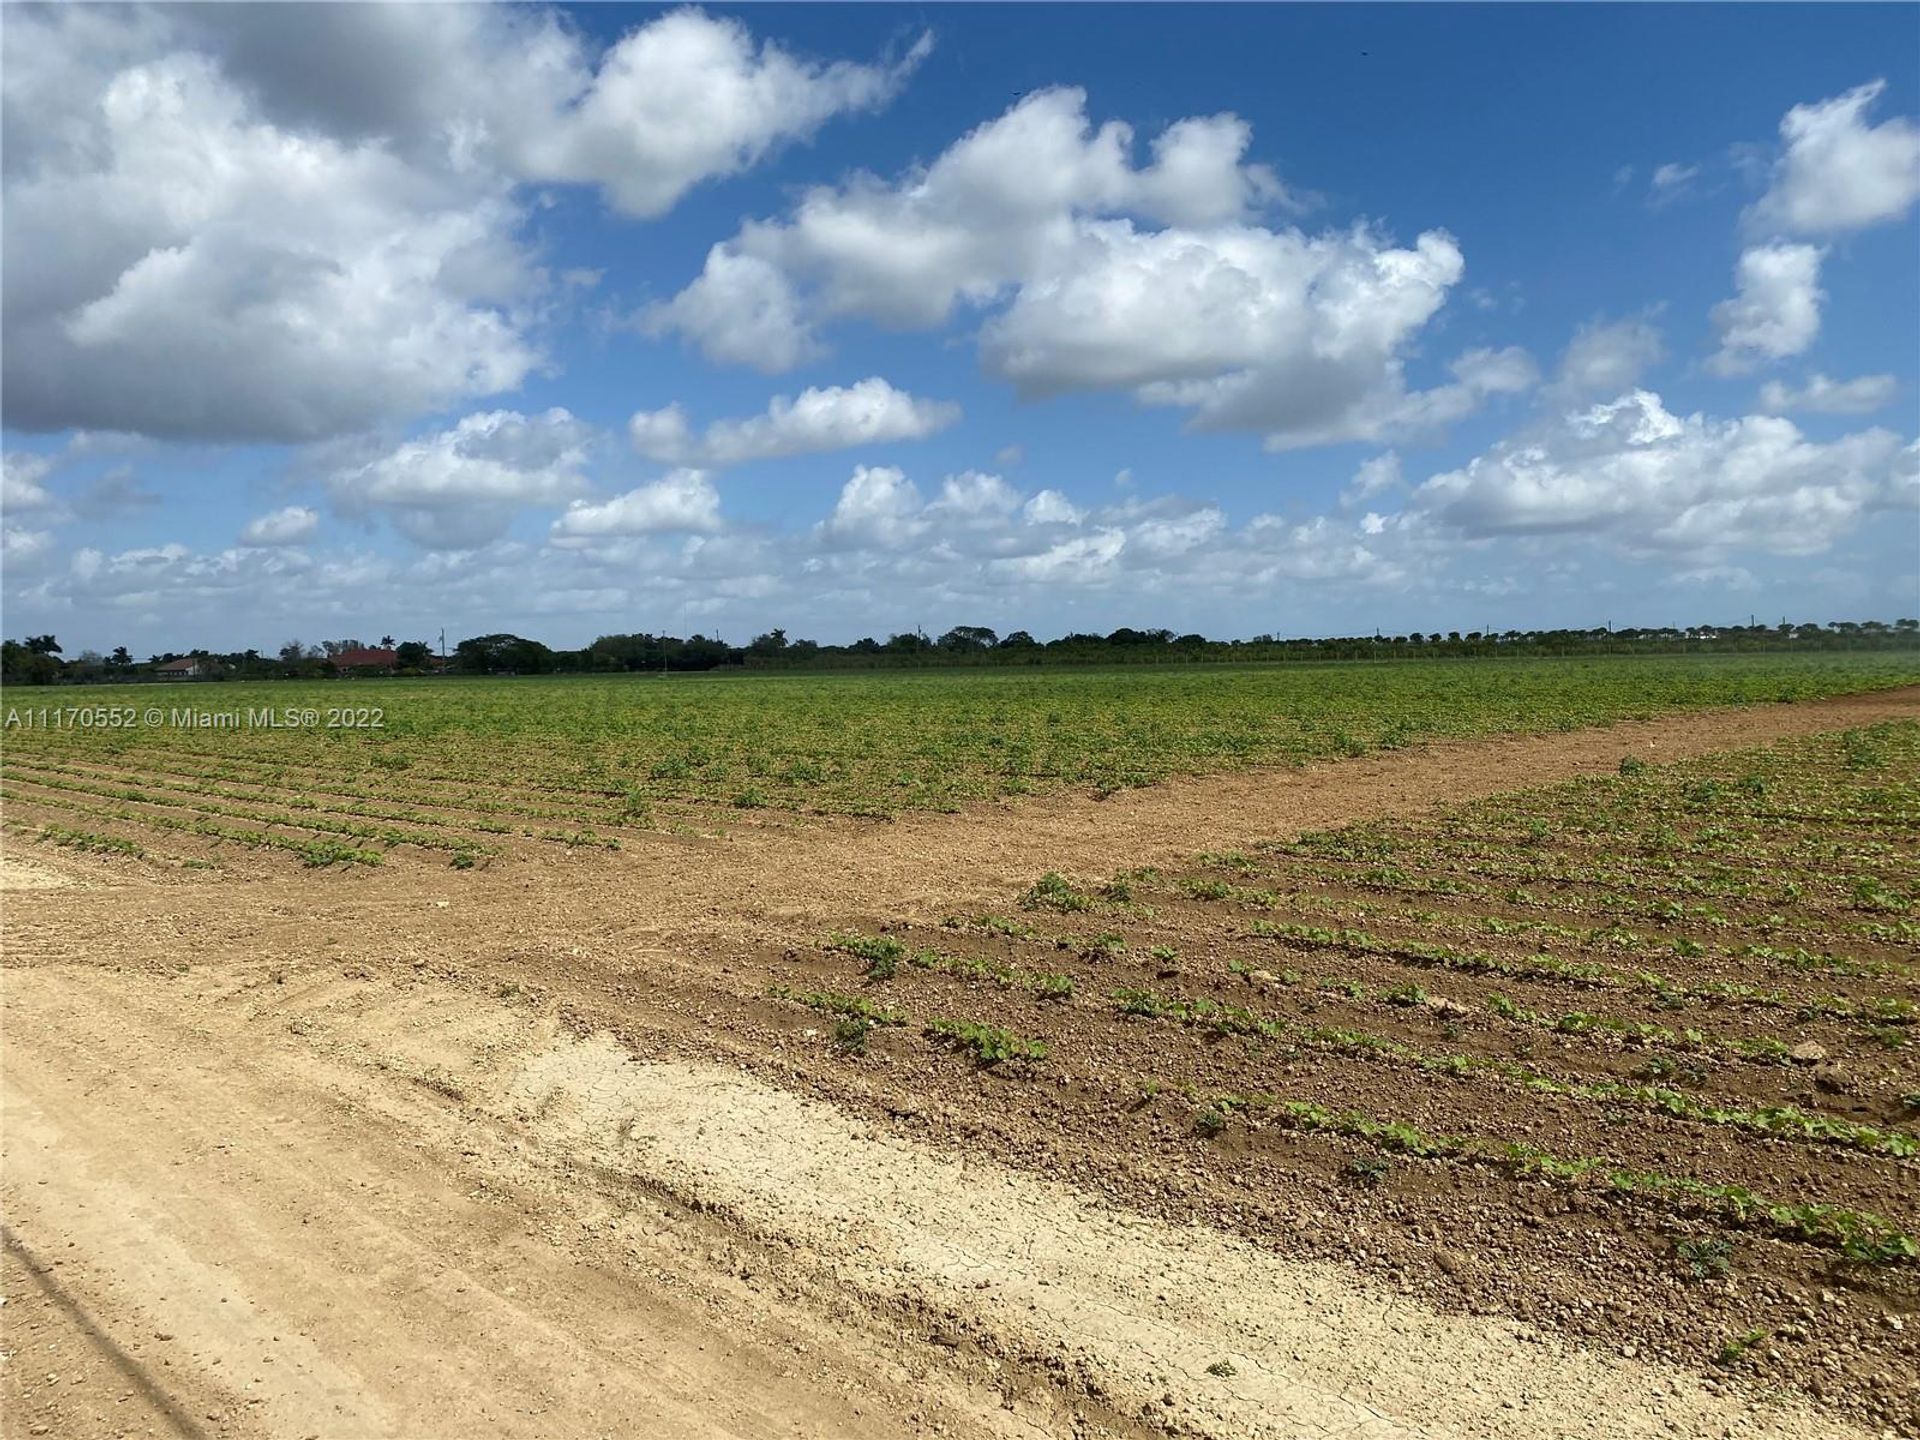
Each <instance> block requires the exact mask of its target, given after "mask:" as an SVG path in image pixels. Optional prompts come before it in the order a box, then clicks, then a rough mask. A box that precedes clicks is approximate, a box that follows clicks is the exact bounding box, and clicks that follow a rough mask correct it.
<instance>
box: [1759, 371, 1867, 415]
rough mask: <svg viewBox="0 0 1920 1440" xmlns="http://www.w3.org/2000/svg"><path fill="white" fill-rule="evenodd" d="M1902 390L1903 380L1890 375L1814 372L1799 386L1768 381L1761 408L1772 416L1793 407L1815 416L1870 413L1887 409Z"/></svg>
mask: <svg viewBox="0 0 1920 1440" xmlns="http://www.w3.org/2000/svg"><path fill="white" fill-rule="evenodd" d="M1899 393H1900V382H1899V381H1898V380H1896V379H1895V378H1894V377H1893V376H1891V375H1861V376H1858V377H1856V378H1855V379H1852V380H1830V379H1828V378H1827V377H1826V376H1825V375H1820V374H1814V375H1809V376H1808V377H1807V383H1806V384H1804V385H1800V386H1792V385H1787V384H1784V383H1782V382H1781V381H1778V380H1769V381H1767V383H1766V384H1764V385H1762V386H1761V387H1760V408H1761V409H1763V410H1765V411H1767V412H1768V413H1769V414H1772V415H1783V414H1785V413H1787V412H1788V411H1791V410H1806V411H1810V412H1812V413H1813V414H1816V415H1871V414H1872V413H1873V412H1874V411H1875V410H1882V409H1885V408H1886V407H1887V406H1888V405H1889V404H1891V403H1892V401H1893V397H1894V396H1895V395H1897V394H1899Z"/></svg>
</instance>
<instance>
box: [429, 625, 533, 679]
mask: <svg viewBox="0 0 1920 1440" xmlns="http://www.w3.org/2000/svg"><path fill="white" fill-rule="evenodd" d="M453 664H454V668H455V669H457V670H464V671H466V672H468V673H469V674H474V675H544V674H547V673H548V672H549V671H551V670H552V669H553V651H551V650H549V649H548V648H547V647H546V646H545V645H542V644H541V643H540V642H539V641H538V640H526V639H523V638H521V637H520V636H518V635H507V634H498V635H479V636H475V637H474V638H473V639H471V640H462V641H461V642H460V643H459V644H458V645H457V646H455V647H454V652H453Z"/></svg>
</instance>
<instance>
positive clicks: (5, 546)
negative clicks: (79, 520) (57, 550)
mask: <svg viewBox="0 0 1920 1440" xmlns="http://www.w3.org/2000/svg"><path fill="white" fill-rule="evenodd" d="M52 552H53V534H52V532H51V531H47V530H29V529H26V528H25V527H24V526H18V525H0V562H4V563H5V566H6V568H7V569H8V570H11V571H14V572H16V573H18V572H20V571H28V572H31V571H33V570H35V569H37V568H38V567H39V564H40V562H41V561H42V560H44V559H45V558H46V557H47V556H48V555H50V554H51V553H52Z"/></svg>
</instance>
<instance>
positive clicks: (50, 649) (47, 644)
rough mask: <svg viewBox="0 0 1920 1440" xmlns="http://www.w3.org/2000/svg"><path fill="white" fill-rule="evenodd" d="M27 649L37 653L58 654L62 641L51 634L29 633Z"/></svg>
mask: <svg viewBox="0 0 1920 1440" xmlns="http://www.w3.org/2000/svg"><path fill="white" fill-rule="evenodd" d="M27 649H29V650H31V651H32V652H33V653H34V654H35V655H58V654H59V653H60V642H59V641H58V640H56V639H54V638H53V636H51V635H29V636H28V637H27Z"/></svg>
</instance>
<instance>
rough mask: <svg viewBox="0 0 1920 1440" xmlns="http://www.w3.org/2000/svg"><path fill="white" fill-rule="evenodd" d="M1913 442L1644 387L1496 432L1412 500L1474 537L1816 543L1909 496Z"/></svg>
mask: <svg viewBox="0 0 1920 1440" xmlns="http://www.w3.org/2000/svg"><path fill="white" fill-rule="evenodd" d="M1911 454H1912V451H1911V447H1908V448H1907V449H1903V448H1902V446H1901V444H1900V440H1899V438H1898V437H1897V436H1895V435H1894V434H1893V433H1892V432H1890V431H1886V430H1867V431H1862V432H1860V433H1859V434H1855V435H1848V436H1844V437H1842V438H1841V439H1838V440H1835V441H1832V442H1831V443H1826V444H1822V443H1819V442H1815V441H1812V440H1809V439H1807V437H1806V436H1804V435H1803V434H1801V432H1800V431H1799V430H1798V429H1797V428H1796V427H1795V426H1794V425H1793V423H1792V422H1791V421H1788V420H1783V419H1779V418H1777V417H1774V416H1766V415H1749V416H1745V417H1742V418H1740V419H1735V420H1713V419H1709V418H1708V417H1706V416H1703V415H1697V414H1696V415H1690V416H1685V417H1681V416H1676V415H1673V414H1671V413H1669V412H1668V411H1667V409H1666V408H1665V406H1664V405H1662V403H1661V401H1660V397H1659V396H1658V395H1655V394H1653V393H1651V392H1649V391H1645V390H1639V391H1634V392H1632V393H1631V394H1628V395H1625V396H1622V397H1621V398H1620V399H1618V400H1614V401H1611V402H1609V403H1606V404H1602V405H1596V406H1593V407H1592V408H1591V409H1588V410H1585V411H1581V412H1577V413H1574V414H1571V415H1566V416H1563V417H1560V418H1557V419H1555V420H1553V421H1551V422H1548V423H1546V424H1543V425H1542V426H1540V427H1538V428H1536V429H1535V430H1533V431H1531V432H1528V433H1525V434H1522V435H1520V436H1517V437H1515V438H1513V439H1510V440H1505V441H1502V442H1500V443H1499V444H1497V445H1495V446H1494V447H1493V448H1492V449H1490V450H1488V451H1487V452H1486V453H1485V454H1482V455H1480V456H1477V457H1476V458H1475V459H1473V460H1471V461H1469V462H1468V463H1467V465H1466V466H1464V467H1463V468H1461V469H1458V470H1451V471H1448V472H1446V473H1444V474H1440V475H1436V476H1434V477H1433V478H1432V479H1430V480H1428V481H1427V482H1426V483H1425V484H1423V485H1421V486H1420V487H1419V488H1418V489H1417V490H1416V491H1415V492H1414V495H1413V497H1412V500H1411V502H1410V505H1411V508H1412V510H1413V511H1414V512H1416V513H1417V514H1420V515H1422V516H1424V517H1426V518H1429V519H1431V520H1433V521H1435V522H1438V523H1440V524H1441V525H1443V526H1446V527H1448V528H1450V529H1452V530H1455V531H1458V532H1464V533H1465V534H1466V535H1467V536H1470V537H1489V536H1498V535H1527V534H1552V533H1556V532H1559V533H1567V534H1579V535H1581V536H1583V537H1597V538H1601V539H1607V540H1612V541H1614V542H1616V543H1618V544H1620V545H1621V546H1623V547H1625V548H1629V549H1638V550H1647V551H1660V550H1673V551H1685V552H1693V553H1712V552H1718V551H1724V550H1732V549H1752V550H1761V551H1767V552H1770V553H1773V554H1779V555H1800V554H1811V553H1814V552H1817V551H1821V550H1825V549H1827V548H1829V547H1830V546H1832V544H1833V543H1834V542H1835V541H1836V540H1837V539H1838V538H1839V537H1840V536H1841V535H1843V534H1845V533H1846V532H1848V531H1849V530H1851V529H1853V528H1854V527H1855V526H1857V525H1858V524H1859V523H1860V521H1861V519H1862V517H1863V516H1864V515H1866V514H1867V513H1868V512H1870V511H1872V510H1875V509H1878V508H1885V507H1891V506H1905V505H1910V504H1911V503H1912V499H1911V496H1910V495H1909V494H1908V488H1909V487H1907V486H1906V484H1905V482H1904V481H1903V479H1902V476H1903V475H1904V474H1905V473H1906V470H1907V469H1909V468H1910V467H1911Z"/></svg>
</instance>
